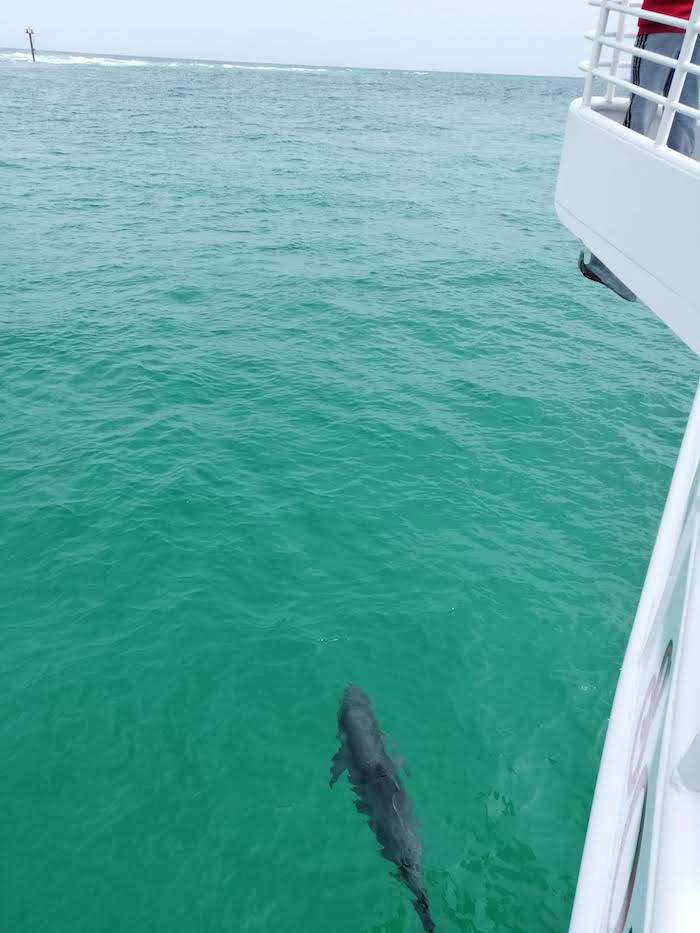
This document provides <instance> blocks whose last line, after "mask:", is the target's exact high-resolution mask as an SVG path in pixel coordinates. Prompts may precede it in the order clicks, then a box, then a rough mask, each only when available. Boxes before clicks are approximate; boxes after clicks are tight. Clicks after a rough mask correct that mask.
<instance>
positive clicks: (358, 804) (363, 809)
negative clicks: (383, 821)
mask: <svg viewBox="0 0 700 933" xmlns="http://www.w3.org/2000/svg"><path fill="white" fill-rule="evenodd" d="M355 809H356V810H357V812H358V813H369V810H368V809H367V804H366V803H363V801H362V800H356V801H355Z"/></svg>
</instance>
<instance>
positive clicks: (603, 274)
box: [578, 250, 637, 301]
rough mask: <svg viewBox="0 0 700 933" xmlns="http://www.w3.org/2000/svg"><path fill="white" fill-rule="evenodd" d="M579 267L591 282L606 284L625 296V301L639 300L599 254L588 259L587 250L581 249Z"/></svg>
mask: <svg viewBox="0 0 700 933" xmlns="http://www.w3.org/2000/svg"><path fill="white" fill-rule="evenodd" d="M578 267H579V270H580V272H581V275H583V276H585V277H586V278H587V279H590V281H591V282H598V283H599V284H600V285H605V287H606V288H609V289H610V291H612V292H615V294H616V295H619V296H620V298H624V299H625V301H636V300H637V296H636V295H635V294H634V292H632V291H630V290H629V288H627V286H626V285H625V283H624V282H621V281H620V279H618V277H617V276H616V275H613V273H612V272H611V271H610V269H608V267H607V266H606V265H605V263H603V262H601V261H600V259H598V257H597V256H593V255H589V258H588V260H587V259H586V253H585V250H581V255H580V256H579V257H578Z"/></svg>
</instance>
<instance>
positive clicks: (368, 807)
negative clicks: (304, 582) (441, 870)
mask: <svg viewBox="0 0 700 933" xmlns="http://www.w3.org/2000/svg"><path fill="white" fill-rule="evenodd" d="M338 738H339V739H340V748H339V750H338V751H337V752H336V754H335V755H334V757H333V761H332V763H331V778H330V786H331V787H333V785H334V784H335V782H336V781H337V780H338V778H339V777H340V776H341V774H342V773H343V772H344V771H347V772H348V777H349V778H350V784H351V785H352V788H353V790H354V791H355V794H356V795H357V799H356V800H355V806H356V807H357V809H358V811H359V812H360V813H364V814H365V815H366V816H367V821H368V822H369V825H370V829H371V830H372V832H373V833H374V835H375V836H376V837H377V839H378V840H379V844H380V846H381V847H382V855H383V856H384V858H385V859H387V860H388V861H390V862H393V863H394V864H395V865H396V867H397V871H396V877H397V878H398V879H399V881H401V882H403V884H405V885H406V887H407V888H408V889H409V891H410V892H411V893H412V894H413V896H414V898H415V900H414V901H413V906H414V907H415V909H416V912H417V914H418V916H419V917H420V919H421V923H422V924H423V929H424V930H425V931H426V933H432V930H434V929H435V924H434V923H433V919H432V917H431V916H430V906H429V905H428V895H427V893H426V890H425V885H424V883H423V878H422V874H421V844H420V841H419V839H418V827H417V824H416V820H415V818H414V816H413V805H412V803H411V798H410V797H409V796H408V794H407V793H406V790H405V788H404V786H403V784H402V783H401V778H400V777H399V768H398V765H397V763H396V762H395V761H394V760H393V759H392V758H391V757H390V756H389V755H388V754H387V752H386V749H385V748H384V738H383V736H382V733H381V731H380V729H379V725H378V724H377V720H376V719H375V717H374V712H373V710H372V703H371V701H370V698H369V697H368V696H367V694H366V693H365V692H364V691H363V690H360V688H359V687H356V686H355V685H354V684H350V685H349V686H348V687H346V688H345V692H344V693H343V699H342V700H341V703H340V709H339V710H338Z"/></svg>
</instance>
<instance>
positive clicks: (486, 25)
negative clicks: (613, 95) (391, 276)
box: [0, 0, 595, 75]
mask: <svg viewBox="0 0 700 933" xmlns="http://www.w3.org/2000/svg"><path fill="white" fill-rule="evenodd" d="M594 18H595V14H594V11H592V10H591V8H590V7H589V6H588V5H587V3H586V2H585V0H1V2H0V46H10V47H22V46H23V45H24V44H25V43H26V36H25V35H24V29H25V27H26V26H28V25H31V26H33V27H34V30H35V32H36V36H37V40H38V45H39V47H43V48H45V49H61V50H68V51H82V52H115V53H122V54H127V55H155V56H166V57H167V56H173V57H178V58H212V59H223V60H225V61H256V62H284V63H297V64H317V65H357V66H366V67H378V68H382V67H384V68H415V69H426V70H427V69H443V70H454V71H488V72H500V73H514V74H560V75H566V74H575V73H576V65H577V63H578V61H579V60H580V59H581V58H584V57H585V56H586V45H585V43H584V42H583V40H582V39H581V34H582V32H583V31H584V30H585V29H587V28H589V27H590V26H591V25H592V24H593V21H594Z"/></svg>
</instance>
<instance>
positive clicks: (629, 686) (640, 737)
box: [570, 388, 700, 933]
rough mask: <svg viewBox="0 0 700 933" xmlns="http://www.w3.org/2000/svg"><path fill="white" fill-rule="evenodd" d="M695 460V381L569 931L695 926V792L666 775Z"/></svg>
mask: <svg viewBox="0 0 700 933" xmlns="http://www.w3.org/2000/svg"><path fill="white" fill-rule="evenodd" d="M699 465H700V388H699V389H698V393H697V394H696V397H695V402H694V404H693V409H692V411H691V415H690V419H689V422H688V427H687V429H686V435H685V438H684V440H683V445H682V447H681V451H680V455H679V458H678V463H677V465H676V469H675V472H674V476H673V481H672V484H671V490H670V492H669V496H668V500H667V502H666V508H665V510H664V514H663V518H662V521H661V527H660V529H659V534H658V537H657V540H656V544H655V547H654V552H653V555H652V559H651V562H650V565H649V571H648V574H647V578H646V581H645V584H644V589H643V591H642V596H641V600H640V603H639V608H638V611H637V616H636V619H635V623H634V626H633V629H632V634H631V636H630V640H629V644H628V647H627V652H626V654H625V660H624V663H623V666H622V671H621V674H620V679H619V682H618V686H617V691H616V695H615V701H614V704H613V709H612V713H611V717H610V722H609V725H608V732H607V736H606V739H605V747H604V750H603V756H602V759H601V764H600V771H599V774H598V781H597V785H596V792H595V796H594V800H593V806H592V809H591V816H590V821H589V826H588V833H587V835H586V843H585V847H584V852H583V859H582V862H581V871H580V875H579V882H578V888H577V891H576V899H575V902H574V909H573V913H572V917H571V927H570V933H628V931H629V930H630V929H633V931H634V933H690V931H691V930H692V931H693V933H698V931H699V930H700V914H698V913H697V908H698V907H700V795H698V794H694V793H692V792H689V791H684V792H679V790H678V789H677V788H676V787H675V786H674V784H673V782H672V780H671V777H672V775H673V773H674V771H675V770H676V768H677V766H678V764H679V762H680V760H681V758H682V755H683V754H684V752H685V751H686V749H687V748H688V746H689V745H690V743H691V742H692V740H693V738H694V736H695V735H696V734H697V732H698V730H699V729H700V678H698V676H697V671H698V666H699V662H700V627H699V626H698V624H697V621H698V612H700V586H698V583H699V582H700V548H698V546H697V543H698V528H699V523H700V473H699ZM669 645H671V646H672V647H670V648H669ZM665 658H666V660H665ZM645 788H646V807H644V801H645ZM643 812H644V825H643V827H642V831H641V833H640V823H641V818H642V813H643ZM638 840H640V845H639V855H638V859H637V869H636V874H635V872H634V870H633V868H634V862H635V852H636V849H637V841H638ZM630 879H632V880H633V884H632V885H631V886H630V887H629V893H630V898H629V903H626V900H627V899H626V894H627V892H628V883H629V881H630Z"/></svg>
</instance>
